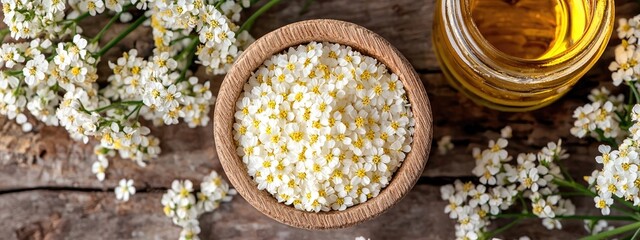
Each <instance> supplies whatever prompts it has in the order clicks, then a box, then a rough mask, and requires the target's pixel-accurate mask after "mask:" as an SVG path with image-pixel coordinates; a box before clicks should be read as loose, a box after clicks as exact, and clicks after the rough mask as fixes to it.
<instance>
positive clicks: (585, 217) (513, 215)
mask: <svg viewBox="0 0 640 240" xmlns="http://www.w3.org/2000/svg"><path fill="white" fill-rule="evenodd" d="M492 217H496V218H538V216H536V215H535V214H532V213H504V214H497V215H492ZM554 218H555V219H583V220H608V221H636V219H634V218H632V217H629V216H610V215H607V216H595V215H594V216H590V215H566V216H563V215H557V216H555V217H554Z"/></svg>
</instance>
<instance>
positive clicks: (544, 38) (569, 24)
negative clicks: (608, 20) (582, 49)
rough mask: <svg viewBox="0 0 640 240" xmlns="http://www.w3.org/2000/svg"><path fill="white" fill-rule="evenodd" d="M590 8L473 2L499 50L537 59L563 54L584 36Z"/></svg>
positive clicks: (530, 1) (569, 3) (506, 0)
mask: <svg viewBox="0 0 640 240" xmlns="http://www.w3.org/2000/svg"><path fill="white" fill-rule="evenodd" d="M587 5H588V1H586V0H566V1H557V0H474V1H473V3H472V7H471V9H472V10H471V11H472V12H471V13H472V17H473V22H474V23H475V25H476V26H477V27H478V30H479V31H480V33H482V36H483V37H484V38H485V39H486V40H487V41H489V42H490V43H491V44H492V45H493V46H494V47H496V48H497V49H498V50H501V51H502V52H504V53H506V54H508V55H511V56H515V57H521V58H527V59H536V58H544V57H546V56H553V55H556V54H558V53H561V52H563V51H565V50H567V48H569V47H571V46H572V45H573V43H574V42H576V41H577V40H578V39H580V38H581V37H582V35H584V32H585V30H586V25H587V21H588V19H587V14H586V13H587V12H586V11H587V10H586V6H587ZM570 10H571V11H570Z"/></svg>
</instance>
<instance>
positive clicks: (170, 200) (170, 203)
mask: <svg viewBox="0 0 640 240" xmlns="http://www.w3.org/2000/svg"><path fill="white" fill-rule="evenodd" d="M235 194H236V191H235V190H234V189H232V188H229V184H227V182H226V181H225V180H224V179H222V177H221V176H220V175H218V173H217V172H216V171H212V172H211V173H210V174H209V175H207V176H206V177H204V179H203V180H202V183H201V184H200V192H198V193H197V194H194V188H193V183H192V182H191V181H189V180H184V181H180V180H174V181H173V183H172V184H171V189H169V190H168V191H167V193H165V194H164V195H163V196H162V200H161V203H162V206H163V207H164V209H163V210H164V213H165V215H166V216H167V217H169V218H171V220H172V221H173V223H174V224H176V225H178V226H180V227H182V228H183V229H182V231H181V233H180V237H181V238H184V239H198V233H200V226H199V222H198V217H200V215H202V214H203V213H207V212H212V211H214V210H216V209H217V208H218V207H219V206H220V203H222V202H229V201H231V199H232V197H233V195H235Z"/></svg>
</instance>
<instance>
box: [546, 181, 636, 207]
mask: <svg viewBox="0 0 640 240" xmlns="http://www.w3.org/2000/svg"><path fill="white" fill-rule="evenodd" d="M553 182H554V183H556V184H558V185H559V186H565V187H570V188H573V189H575V190H578V191H580V192H583V193H585V194H586V195H587V196H592V197H595V196H598V194H596V193H594V192H592V191H591V190H589V189H588V188H586V187H584V186H582V185H580V184H578V183H576V182H568V181H565V180H562V179H559V178H558V177H557V176H556V177H554V179H553ZM613 198H614V200H616V202H617V203H621V204H622V205H624V206H625V207H628V208H630V209H631V210H633V211H637V210H638V208H637V207H635V206H633V204H632V203H630V202H628V201H625V200H624V199H621V198H619V197H616V196H613ZM611 207H613V208H615V209H618V210H620V211H623V212H628V211H625V210H624V209H621V208H619V207H616V206H613V205H612V206H611Z"/></svg>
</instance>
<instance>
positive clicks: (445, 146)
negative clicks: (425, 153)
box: [438, 135, 454, 155]
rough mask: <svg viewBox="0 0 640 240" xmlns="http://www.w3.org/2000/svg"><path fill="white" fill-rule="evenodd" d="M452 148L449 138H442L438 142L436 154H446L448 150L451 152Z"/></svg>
mask: <svg viewBox="0 0 640 240" xmlns="http://www.w3.org/2000/svg"><path fill="white" fill-rule="evenodd" d="M453 148H454V145H453V143H452V142H451V136H449V135H447V136H443V137H442V138H440V140H438V153H440V155H445V154H447V152H448V151H449V150H452V149H453Z"/></svg>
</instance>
